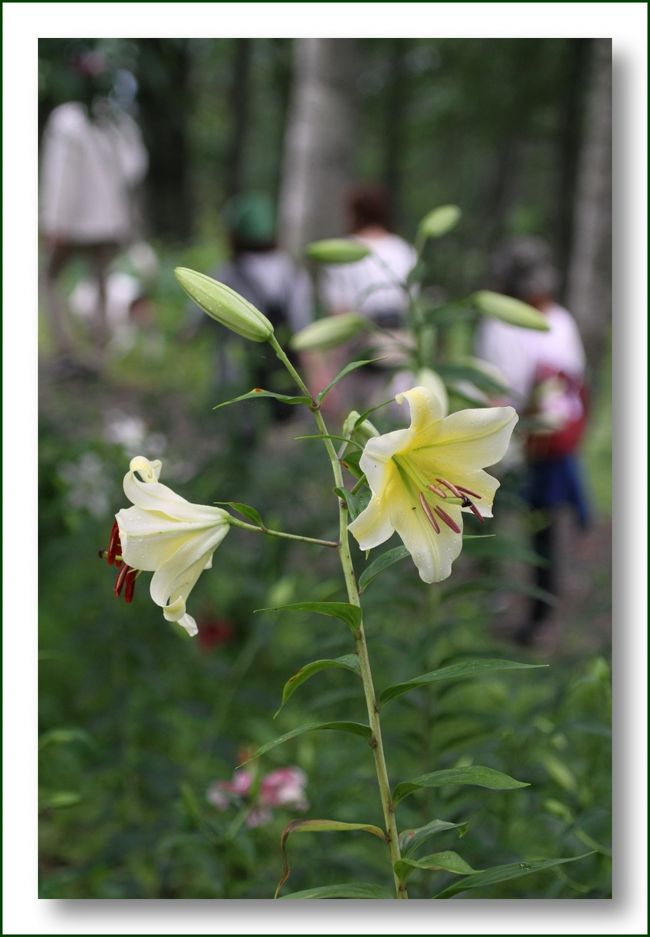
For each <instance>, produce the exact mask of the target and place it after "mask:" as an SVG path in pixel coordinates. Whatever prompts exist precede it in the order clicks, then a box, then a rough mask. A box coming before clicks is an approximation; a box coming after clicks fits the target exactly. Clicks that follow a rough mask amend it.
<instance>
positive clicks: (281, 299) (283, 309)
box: [202, 193, 313, 421]
mask: <svg viewBox="0 0 650 937" xmlns="http://www.w3.org/2000/svg"><path fill="white" fill-rule="evenodd" d="M223 218H224V222H225V224H226V227H227V231H228V240H229V246H230V255H231V256H230V259H229V260H228V261H226V263H224V264H222V265H221V266H220V267H218V268H217V269H216V270H215V271H213V272H212V273H211V274H210V275H211V276H212V277H214V278H215V279H216V280H219V281H220V282H221V283H225V284H226V286H229V287H230V288H231V289H233V290H236V292H237V293H240V294H241V295H242V296H243V297H244V298H245V299H247V300H248V301H249V302H251V303H252V304H253V305H254V306H256V308H257V309H259V310H260V312H262V313H264V315H265V316H266V317H267V318H268V319H269V320H270V321H271V322H272V323H273V327H274V329H275V333H276V336H277V338H278V341H279V342H280V344H281V345H282V346H283V347H284V348H287V347H288V341H289V339H290V337H291V335H293V334H294V333H295V332H298V331H300V329H302V328H304V327H305V326H306V325H309V323H310V322H311V321H312V318H313V296H312V288H311V282H310V280H309V276H308V275H307V272H306V271H305V270H304V269H302V268H301V267H299V266H297V264H296V263H295V262H294V260H293V259H292V257H291V256H290V255H289V254H288V253H287V252H286V251H284V250H281V249H280V248H279V247H278V246H277V243H276V235H275V214H274V210H273V205H272V203H271V200H270V199H269V198H267V197H266V196H264V195H261V194H257V193H244V194H241V195H237V196H234V197H233V198H231V199H230V200H229V201H228V202H227V203H226V205H225V207H224V210H223ZM202 318H203V319H204V320H205V322H206V323H209V322H210V320H209V319H208V318H207V317H206V316H204V315H203V314H202ZM218 340H219V351H220V361H221V367H220V370H221V372H222V375H224V376H226V378H228V377H230V378H234V377H235V375H234V373H233V363H232V362H233V360H234V356H233V355H230V354H229V352H228V346H229V345H230V347H231V348H232V345H233V343H234V342H236V341H237V339H236V337H234V336H230V335H226V333H225V332H224V331H223V330H222V329H220V330H219V337H218ZM247 352H248V353H249V355H250V378H251V381H252V383H253V386H256V387H263V388H264V389H265V390H274V391H278V392H280V393H290V394H291V393H294V392H295V388H294V386H293V384H292V383H291V379H290V378H289V376H288V375H287V373H286V371H285V369H284V367H283V366H282V365H281V364H280V362H279V361H278V359H277V357H276V356H275V353H274V352H273V351H272V349H270V348H268V346H266V345H265V344H264V345H255V347H254V348H251V347H249V346H247ZM270 403H271V409H272V413H273V417H274V419H275V420H280V421H281V420H283V419H285V418H287V417H289V416H291V407H287V406H286V405H284V404H280V403H276V401H270Z"/></svg>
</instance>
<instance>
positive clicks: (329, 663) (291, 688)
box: [273, 654, 359, 719]
mask: <svg viewBox="0 0 650 937" xmlns="http://www.w3.org/2000/svg"><path fill="white" fill-rule="evenodd" d="M332 669H339V670H351V671H352V673H356V674H358V673H359V658H358V657H357V655H356V654H345V655H344V656H343V657H334V658H331V659H323V660H313V661H312V662H311V663H310V664H305V666H304V667H301V668H300V670H299V671H298V672H297V673H295V674H294V675H293V677H289V679H288V680H287V682H286V683H285V685H284V688H283V690H282V703H281V704H280V707H279V709H278V710H277V712H276V713H275V715H274V716H273V718H274V719H275V716H277V715H278V713H279V712H280V710H281V709H282V707H283V706H284V705H285V704H286V703H287V701H288V700H289V699H290V698H291V697H292V696H293V694H294V693H295V692H296V690H297V689H298V687H299V686H300V685H301V684H302V683H304V682H305V681H306V680H309V678H310V677H313V676H314V674H315V673H320V671H321V670H332Z"/></svg>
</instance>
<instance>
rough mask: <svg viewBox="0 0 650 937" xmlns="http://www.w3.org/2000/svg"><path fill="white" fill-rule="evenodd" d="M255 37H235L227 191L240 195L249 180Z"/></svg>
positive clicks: (227, 193)
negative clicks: (246, 163) (247, 164)
mask: <svg viewBox="0 0 650 937" xmlns="http://www.w3.org/2000/svg"><path fill="white" fill-rule="evenodd" d="M251 46H252V40H251V39H235V40H234V50H233V65H232V75H231V84H230V94H229V102H230V145H229V147H228V156H227V159H226V195H227V196H231V195H237V194H238V193H239V192H241V191H242V188H243V187H244V184H245V178H246V177H245V166H244V160H245V151H246V131H247V129H248V112H249V100H250V71H251Z"/></svg>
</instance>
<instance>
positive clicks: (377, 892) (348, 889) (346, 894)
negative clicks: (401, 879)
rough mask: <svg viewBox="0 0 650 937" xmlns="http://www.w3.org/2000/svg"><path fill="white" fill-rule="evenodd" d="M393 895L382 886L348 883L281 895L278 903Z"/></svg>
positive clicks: (367, 883)
mask: <svg viewBox="0 0 650 937" xmlns="http://www.w3.org/2000/svg"><path fill="white" fill-rule="evenodd" d="M394 897H395V895H394V894H393V893H392V892H390V891H389V890H388V889H387V888H384V887H383V886H382V885H373V884H371V883H370V882H350V884H349V885H321V886H320V887H318V888H306V889H305V890H304V891H294V893H293V894H292V895H281V896H280V899H279V900H280V901H290V900H297V901H303V900H304V899H308V898H373V899H374V898H394Z"/></svg>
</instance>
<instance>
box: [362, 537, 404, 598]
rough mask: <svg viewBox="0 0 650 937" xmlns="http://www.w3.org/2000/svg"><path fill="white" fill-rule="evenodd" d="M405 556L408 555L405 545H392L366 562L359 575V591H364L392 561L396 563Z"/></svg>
mask: <svg viewBox="0 0 650 937" xmlns="http://www.w3.org/2000/svg"><path fill="white" fill-rule="evenodd" d="M406 556H409V551H408V550H407V549H406V547H393V548H392V549H390V550H386V552H385V553H382V554H381V555H380V556H378V557H377V558H376V559H374V560H373V561H372V563H368V565H367V566H366V568H365V569H364V571H363V572H362V573H361V575H360V576H359V592H365V590H366V589H367V588H368V586H369V585H370V583H371V582H372V581H373V579H376V577H377V576H378V575H379V574H380V573H383V571H384V570H385V569H388V567H389V566H392V565H393V563H398V562H399V561H400V560H403V559H404V557H406Z"/></svg>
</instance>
